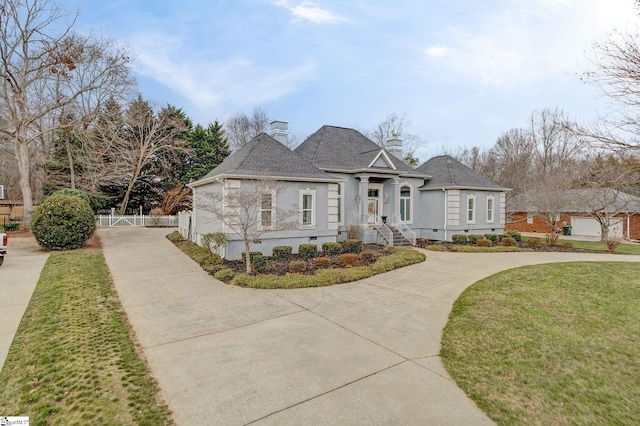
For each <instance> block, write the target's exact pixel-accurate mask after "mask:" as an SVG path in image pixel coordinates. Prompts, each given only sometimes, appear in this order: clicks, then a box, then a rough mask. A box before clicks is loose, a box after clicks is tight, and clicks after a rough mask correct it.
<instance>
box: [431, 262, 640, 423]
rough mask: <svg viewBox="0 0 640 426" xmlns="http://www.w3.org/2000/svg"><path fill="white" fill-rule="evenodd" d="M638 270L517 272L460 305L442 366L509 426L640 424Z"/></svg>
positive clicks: (481, 285) (478, 288) (627, 266)
mask: <svg viewBox="0 0 640 426" xmlns="http://www.w3.org/2000/svg"><path fill="white" fill-rule="evenodd" d="M639 272H640V264H638V263H620V262H599V263H595V262H575V263H564V264H549V265H538V266H529V267H523V268H518V269H514V270H510V271H506V272H503V273H500V274H497V275H494V276H492V277H489V278H486V279H484V280H482V281H479V282H477V283H476V284H474V285H473V286H471V287H469V288H468V289H467V290H466V291H465V292H464V293H463V294H462V296H461V297H460V298H459V299H458V301H456V303H455V304H454V306H453V310H452V312H451V315H450V318H449V322H448V324H447V326H446V327H445V330H444V335H443V339H442V349H441V356H442V360H443V362H444V364H445V366H446V368H447V370H448V371H449V373H450V374H451V376H452V377H453V378H454V380H455V381H456V382H457V383H458V385H459V386H460V387H461V388H462V389H463V390H464V391H465V392H466V393H467V394H468V395H470V397H471V398H472V399H474V400H475V401H476V403H477V404H478V406H479V407H480V408H481V409H482V410H483V411H484V412H485V413H486V414H487V415H488V416H489V417H490V418H492V419H493V420H494V421H496V422H497V423H498V424H502V425H514V424H527V425H529V424H532V425H552V424H553V425H577V424H602V425H612V424H619V425H628V424H640V379H639V377H640V309H639V307H640V274H639Z"/></svg>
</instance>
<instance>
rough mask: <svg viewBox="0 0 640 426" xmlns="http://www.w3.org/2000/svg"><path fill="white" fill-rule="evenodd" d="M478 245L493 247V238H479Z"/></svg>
mask: <svg viewBox="0 0 640 426" xmlns="http://www.w3.org/2000/svg"><path fill="white" fill-rule="evenodd" d="M476 245H477V246H478V247H491V245H492V243H491V240H489V239H487V238H479V239H478V241H477V242H476Z"/></svg>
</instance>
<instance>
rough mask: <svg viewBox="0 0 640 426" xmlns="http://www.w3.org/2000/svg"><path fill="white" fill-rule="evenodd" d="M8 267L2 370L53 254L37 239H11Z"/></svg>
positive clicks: (0, 339)
mask: <svg viewBox="0 0 640 426" xmlns="http://www.w3.org/2000/svg"><path fill="white" fill-rule="evenodd" d="M7 251H8V253H7V256H5V258H4V264H3V265H2V266H0V312H1V313H2V321H1V322H0V366H3V365H4V362H5V360H6V359H7V354H8V353H9V348H10V347H11V342H12V341H13V338H14V336H15V335H16V331H18V326H19V325H20V321H21V320H22V316H23V315H24V312H25V310H26V309H27V305H29V300H31V295H32V294H33V290H35V288H36V285H37V284H38V279H40V273H41V272H42V268H43V267H44V264H45V263H46V262H47V259H48V258H49V253H47V252H46V251H43V250H42V249H40V246H39V245H38V243H37V242H36V239H35V238H33V237H22V236H20V237H13V236H12V235H9V246H8V247H7Z"/></svg>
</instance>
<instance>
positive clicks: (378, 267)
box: [232, 247, 425, 288]
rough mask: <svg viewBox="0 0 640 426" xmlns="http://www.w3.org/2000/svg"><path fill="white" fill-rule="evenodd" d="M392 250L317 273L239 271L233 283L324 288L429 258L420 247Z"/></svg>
mask: <svg viewBox="0 0 640 426" xmlns="http://www.w3.org/2000/svg"><path fill="white" fill-rule="evenodd" d="M389 251H390V253H391V254H390V255H389V256H380V257H379V258H378V260H377V261H376V262H375V263H373V264H371V265H369V266H356V267H352V268H347V269H343V268H330V269H319V270H318V271H316V273H315V275H300V274H288V275H283V276H273V275H248V274H236V276H235V277H234V278H233V281H232V283H233V284H237V285H240V286H246V287H251V288H301V287H322V286H327V285H334V284H340V283H346V282H351V281H356V280H362V279H364V278H368V277H371V276H373V275H376V274H381V273H383V272H387V271H391V270H393V269H397V268H400V267H402V266H407V265H411V264H414V263H418V262H422V261H423V260H424V258H425V257H424V255H423V254H422V253H420V252H418V251H416V250H411V249H406V248H401V247H393V248H391V249H390V250H389Z"/></svg>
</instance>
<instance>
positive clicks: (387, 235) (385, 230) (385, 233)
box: [373, 215, 393, 246]
mask: <svg viewBox="0 0 640 426" xmlns="http://www.w3.org/2000/svg"><path fill="white" fill-rule="evenodd" d="M375 220H376V221H375V223H374V224H373V226H374V227H375V228H376V230H377V231H378V232H379V233H380V235H382V237H383V238H384V239H385V240H387V242H388V243H389V245H390V246H392V245H393V231H391V229H389V227H388V226H387V225H386V224H385V223H384V222H383V221H382V219H380V216H378V215H375Z"/></svg>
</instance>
